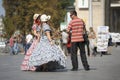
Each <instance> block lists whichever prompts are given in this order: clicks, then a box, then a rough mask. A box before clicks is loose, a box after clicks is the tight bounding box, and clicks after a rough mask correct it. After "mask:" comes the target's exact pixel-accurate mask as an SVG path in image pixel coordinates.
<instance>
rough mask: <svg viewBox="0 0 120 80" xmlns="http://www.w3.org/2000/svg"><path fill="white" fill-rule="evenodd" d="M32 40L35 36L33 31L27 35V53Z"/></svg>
mask: <svg viewBox="0 0 120 80" xmlns="http://www.w3.org/2000/svg"><path fill="white" fill-rule="evenodd" d="M32 40H33V36H32V34H31V32H29V34H27V35H26V45H25V54H26V52H27V50H28V49H29V48H30V46H31V44H32Z"/></svg>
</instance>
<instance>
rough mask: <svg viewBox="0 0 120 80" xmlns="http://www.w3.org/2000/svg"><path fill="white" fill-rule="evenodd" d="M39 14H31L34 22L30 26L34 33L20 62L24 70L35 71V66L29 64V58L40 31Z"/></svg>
mask: <svg viewBox="0 0 120 80" xmlns="http://www.w3.org/2000/svg"><path fill="white" fill-rule="evenodd" d="M39 18H40V14H34V16H33V19H34V22H33V26H32V30H33V34H34V36H35V37H34V39H33V42H32V44H31V46H30V48H29V49H28V50H27V53H26V55H25V57H24V60H23V62H22V64H21V70H24V71H29V70H30V71H35V70H36V68H35V67H34V66H29V58H30V56H31V54H32V51H33V50H34V49H35V47H36V45H37V44H38V42H39V36H40V34H39V32H40V19H39Z"/></svg>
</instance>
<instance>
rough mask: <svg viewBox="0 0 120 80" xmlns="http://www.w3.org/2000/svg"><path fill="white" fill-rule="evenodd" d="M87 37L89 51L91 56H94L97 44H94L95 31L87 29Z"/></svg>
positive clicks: (91, 28)
mask: <svg viewBox="0 0 120 80" xmlns="http://www.w3.org/2000/svg"><path fill="white" fill-rule="evenodd" d="M88 37H89V40H90V49H91V52H92V54H91V56H96V54H97V49H96V48H97V42H96V34H95V31H94V30H93V27H90V28H89V33H88Z"/></svg>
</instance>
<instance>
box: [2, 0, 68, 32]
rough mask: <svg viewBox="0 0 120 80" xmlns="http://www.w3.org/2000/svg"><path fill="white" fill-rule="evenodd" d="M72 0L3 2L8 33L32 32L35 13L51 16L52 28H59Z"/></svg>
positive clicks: (4, 0)
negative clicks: (18, 31)
mask: <svg viewBox="0 0 120 80" xmlns="http://www.w3.org/2000/svg"><path fill="white" fill-rule="evenodd" d="M69 1H70V0H3V6H4V8H5V11H6V16H5V19H4V22H5V27H6V32H7V33H10V34H12V33H13V32H14V31H15V30H21V31H22V32H24V33H25V32H26V31H30V30H31V26H32V23H33V15H34V13H40V14H44V13H45V14H48V15H51V20H50V22H51V26H52V27H53V28H55V29H58V28H59V25H60V22H63V20H64V16H65V13H66V7H67V6H69V3H70V2H69Z"/></svg>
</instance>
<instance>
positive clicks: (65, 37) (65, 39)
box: [61, 30, 68, 56]
mask: <svg viewBox="0 0 120 80" xmlns="http://www.w3.org/2000/svg"><path fill="white" fill-rule="evenodd" d="M61 35H62V50H63V52H64V53H65V55H66V56H67V55H68V50H67V42H68V33H67V32H66V30H63V31H62V33H61Z"/></svg>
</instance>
